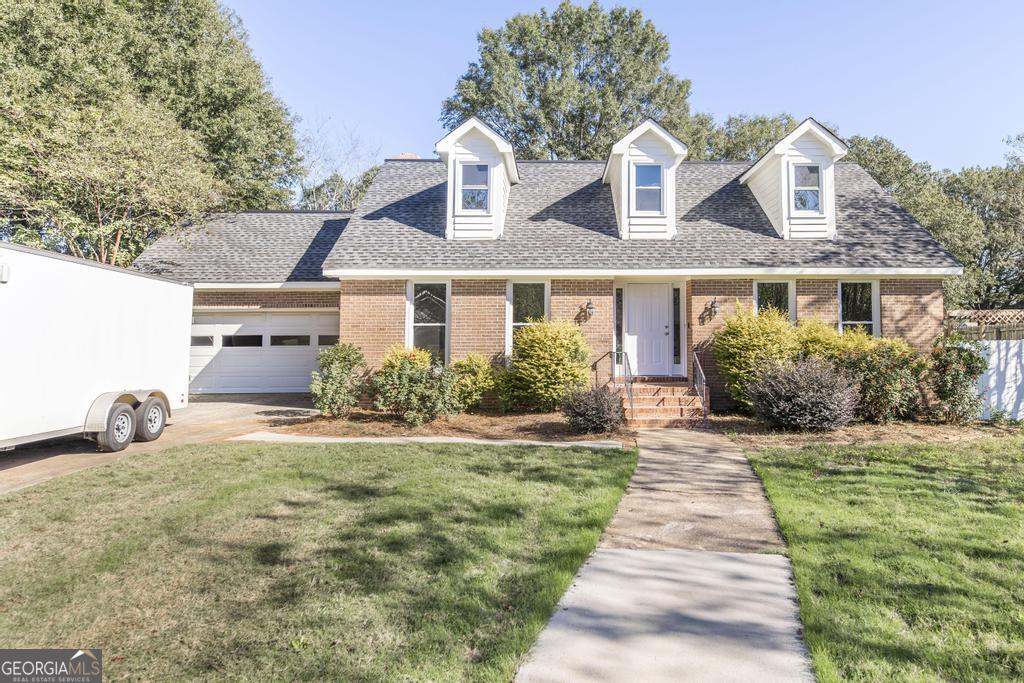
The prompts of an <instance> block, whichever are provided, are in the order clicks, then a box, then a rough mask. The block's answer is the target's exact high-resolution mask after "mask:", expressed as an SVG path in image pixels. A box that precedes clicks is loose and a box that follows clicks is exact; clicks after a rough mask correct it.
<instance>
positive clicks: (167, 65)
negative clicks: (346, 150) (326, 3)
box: [0, 0, 300, 263]
mask: <svg viewBox="0 0 1024 683" xmlns="http://www.w3.org/2000/svg"><path fill="white" fill-rule="evenodd" d="M0 17H2V19H0V154H2V155H3V159H2V163H0V211H2V212H3V216H4V217H5V218H6V219H7V221H8V222H7V224H6V227H2V228H0V231H2V233H5V234H6V236H7V237H8V238H13V239H17V240H19V241H28V242H32V243H37V244H42V245H44V246H48V247H51V248H54V249H60V250H68V251H75V249H76V248H78V249H80V250H81V252H82V253H83V254H86V255H89V256H92V257H94V258H103V259H104V260H107V261H110V260H111V259H114V260H116V262H119V263H129V262H130V261H131V259H132V258H134V256H135V255H136V254H137V253H138V252H139V251H140V250H141V249H142V248H143V247H144V246H145V244H146V243H147V240H149V239H152V238H153V237H154V236H156V235H159V234H162V233H165V232H169V231H173V230H175V229H176V228H178V227H180V226H181V225H182V224H183V223H184V222H185V221H188V220H193V219H195V218H196V217H197V216H198V215H201V214H203V213H204V212H207V211H210V210H213V209H221V208H227V209H241V208H265V207H284V206H286V204H287V202H288V200H289V198H290V187H291V186H292V184H293V183H294V180H295V178H296V177H297V174H298V172H299V170H300V156H299V154H298V151H297V146H296V141H295V136H294V133H293V129H292V121H291V118H290V116H289V114H288V112H287V110H286V109H285V107H284V106H283V105H282V104H281V102H280V101H278V100H277V99H276V98H275V97H274V96H273V94H272V93H271V92H270V90H269V88H268V85H267V82H266V78H265V77H264V75H263V72H262V69H261V67H260V66H259V64H258V63H257V62H256V61H255V59H253V57H252V54H251V53H250V51H249V49H248V47H247V45H246V42H245V41H246V36H245V33H244V31H242V29H241V26H240V25H239V23H238V22H237V19H235V18H234V17H233V15H231V14H230V13H228V12H226V11H225V10H222V9H221V8H220V7H219V6H218V5H217V4H216V2H215V0H109V1H107V2H91V1H86V0H36V1H34V2H31V3H26V2H22V1H20V0H0ZM98 113H101V114H102V116H99V117H98ZM33 119H34V120H33ZM90 120H94V121H96V122H97V124H98V125H97V127H96V129H95V130H93V131H89V130H87V129H86V128H85V127H84V126H85V123H84V122H86V121H90ZM76 127H77V128H76ZM44 150H45V151H46V154H42V153H41V152H42V151H44ZM155 150H159V151H160V152H161V153H162V155H158V154H155V153H152V152H153V151H155ZM60 160H63V161H60ZM76 160H77V161H76ZM58 162H60V163H58ZM82 162H87V163H86V165H87V166H88V169H85V168H79V169H72V168H71V167H70V165H71V164H73V163H82ZM100 178H102V179H103V182H102V183H99V184H98V179H100ZM115 178H116V184H117V185H119V186H120V187H122V188H123V190H122V192H121V195H122V197H123V199H124V200H125V201H128V202H129V203H131V206H130V207H128V209H129V210H127V211H125V210H124V209H125V208H126V207H124V206H121V205H120V204H118V206H117V207H116V209H114V210H113V213H114V214H118V215H120V216H121V218H119V219H118V226H119V227H118V228H116V229H114V230H113V233H111V234H114V235H120V240H119V241H118V242H117V243H118V245H119V246H118V247H117V248H111V245H109V244H107V243H106V242H105V239H106V238H105V237H103V235H105V234H107V233H106V231H107V230H108V228H102V229H99V228H97V229H93V228H87V227H86V226H96V225H105V226H110V225H113V224H112V223H110V222H109V218H107V217H101V218H100V219H96V213H97V212H96V210H95V206H91V208H90V209H89V210H88V212H87V213H86V208H83V207H86V205H87V204H89V203H88V202H83V201H82V198H83V197H87V196H92V198H93V200H95V199H96V196H95V195H96V194H97V187H99V186H100V185H102V186H103V187H104V188H108V189H109V188H112V187H114V179H115ZM172 179H173V180H175V181H177V182H178V185H175V184H174V183H172V182H170V181H171V180H172ZM58 188H59V189H60V190H61V194H50V195H46V194H45V192H46V191H50V190H55V189H58ZM104 192H105V191H104ZM104 192H100V194H104ZM105 196H112V195H105ZM93 203H95V201H94V202H93ZM100 203H101V212H100V213H101V214H103V212H102V208H103V207H102V204H103V202H102V201H101V202H100ZM157 207H159V208H157ZM87 208H88V207H87ZM112 215H113V214H112ZM73 216H75V217H76V218H75V219H72V217H73ZM76 229H78V230H80V232H79V233H78V234H74V233H73V231H74V230H76ZM115 239H116V238H115Z"/></svg>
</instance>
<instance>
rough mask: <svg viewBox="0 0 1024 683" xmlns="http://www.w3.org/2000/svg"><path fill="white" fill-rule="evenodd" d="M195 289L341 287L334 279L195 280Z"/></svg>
mask: <svg viewBox="0 0 1024 683" xmlns="http://www.w3.org/2000/svg"><path fill="white" fill-rule="evenodd" d="M192 286H193V287H194V288H195V289H221V290H228V289H301V290H318V291H321V292H333V291H334V290H336V289H340V288H341V283H339V282H338V281H336V280H333V281H330V282H196V283H193V285H192Z"/></svg>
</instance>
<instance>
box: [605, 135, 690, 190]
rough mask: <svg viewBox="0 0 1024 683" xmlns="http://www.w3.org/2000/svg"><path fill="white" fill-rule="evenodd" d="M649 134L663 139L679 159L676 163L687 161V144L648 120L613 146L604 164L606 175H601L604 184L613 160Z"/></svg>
mask: <svg viewBox="0 0 1024 683" xmlns="http://www.w3.org/2000/svg"><path fill="white" fill-rule="evenodd" d="M647 132H653V133H654V134H655V135H657V136H658V137H659V138H661V139H662V141H664V142H665V144H667V145H668V146H669V149H671V150H672V154H674V155H675V156H676V157H677V159H676V161H682V160H683V159H685V158H686V155H687V154H688V153H689V151H690V149H689V147H687V146H686V143H685V142H683V141H682V140H680V139H679V138H677V137H676V136H675V135H672V133H670V132H668V131H667V130H666V129H665V127H664V126H662V125H661V124H660V123H658V122H657V121H655V120H654V119H647V120H645V121H644V122H643V123H641V124H640V125H639V126H637V127H636V128H634V129H633V130H631V131H629V132H628V133H626V134H625V135H624V136H623V138H622V139H621V140H619V141H618V142H616V143H615V144H614V145H612V151H611V153H610V154H609V155H608V158H607V159H606V160H605V162H604V173H603V174H602V175H601V182H602V183H607V182H608V168H609V167H610V165H611V160H612V158H613V157H616V156H622V155H623V154H625V153H626V152H628V151H629V146H630V145H631V144H633V141H634V140H636V139H637V138H638V137H640V136H641V135H643V134H644V133H647Z"/></svg>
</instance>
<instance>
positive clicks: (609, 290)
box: [551, 280, 615, 378]
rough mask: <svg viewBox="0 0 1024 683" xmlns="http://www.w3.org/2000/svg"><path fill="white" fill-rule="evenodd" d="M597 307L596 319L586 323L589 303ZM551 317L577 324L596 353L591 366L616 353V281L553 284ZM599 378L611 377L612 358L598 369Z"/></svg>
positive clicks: (581, 281) (578, 281)
mask: <svg viewBox="0 0 1024 683" xmlns="http://www.w3.org/2000/svg"><path fill="white" fill-rule="evenodd" d="M588 301H589V302H591V303H593V304H594V315H593V317H591V318H590V319H589V320H586V319H584V318H585V316H583V315H581V311H582V309H583V308H584V307H586V305H587V302H588ZM551 317H552V318H553V319H555V320H575V321H576V322H578V323H579V325H580V328H581V329H582V330H583V336H584V337H586V339H587V343H589V344H590V348H591V350H592V351H593V353H592V355H591V358H590V360H591V362H594V361H596V360H597V359H598V358H601V357H602V356H604V354H606V353H608V352H609V351H611V350H612V334H613V330H614V325H615V287H614V284H613V281H612V280H552V281H551ZM597 376H598V377H599V378H608V377H610V376H611V358H605V359H604V360H603V361H602V362H601V367H599V368H598V369H597Z"/></svg>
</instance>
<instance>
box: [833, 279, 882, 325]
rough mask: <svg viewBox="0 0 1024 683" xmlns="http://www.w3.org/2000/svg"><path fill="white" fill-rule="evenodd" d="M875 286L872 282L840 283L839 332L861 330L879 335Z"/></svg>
mask: <svg viewBox="0 0 1024 683" xmlns="http://www.w3.org/2000/svg"><path fill="white" fill-rule="evenodd" d="M876 314H877V311H876V310H875V285H874V283H871V282H840V283H839V331H840V332H843V331H844V330H849V329H856V328H860V329H862V330H864V331H865V332H867V333H868V334H871V335H877V334H878V332H879V330H878V329H877V322H876V318H877V315H876Z"/></svg>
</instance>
